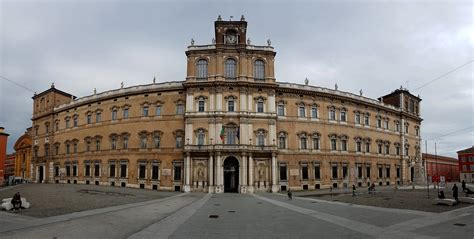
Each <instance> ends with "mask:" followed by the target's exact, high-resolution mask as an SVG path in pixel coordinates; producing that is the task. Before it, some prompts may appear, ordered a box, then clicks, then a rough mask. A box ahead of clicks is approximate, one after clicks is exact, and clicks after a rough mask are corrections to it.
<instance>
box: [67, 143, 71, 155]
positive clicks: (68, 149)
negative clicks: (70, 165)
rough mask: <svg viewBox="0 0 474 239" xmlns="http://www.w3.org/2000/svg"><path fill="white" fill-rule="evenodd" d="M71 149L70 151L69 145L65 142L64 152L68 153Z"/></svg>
mask: <svg viewBox="0 0 474 239" xmlns="http://www.w3.org/2000/svg"><path fill="white" fill-rule="evenodd" d="M70 152H71V151H70V147H69V144H66V154H69V153H70Z"/></svg>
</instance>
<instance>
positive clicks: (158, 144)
mask: <svg viewBox="0 0 474 239" xmlns="http://www.w3.org/2000/svg"><path fill="white" fill-rule="evenodd" d="M153 142H154V146H155V149H159V148H160V137H159V136H155V137H154V138H153Z"/></svg>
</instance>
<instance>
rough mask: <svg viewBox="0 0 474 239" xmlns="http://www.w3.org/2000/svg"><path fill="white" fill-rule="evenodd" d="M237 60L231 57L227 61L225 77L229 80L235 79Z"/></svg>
mask: <svg viewBox="0 0 474 239" xmlns="http://www.w3.org/2000/svg"><path fill="white" fill-rule="evenodd" d="M236 65H237V62H236V61H235V60H234V59H232V58H229V59H227V60H226V61H225V78H226V79H227V80H235V70H236Z"/></svg>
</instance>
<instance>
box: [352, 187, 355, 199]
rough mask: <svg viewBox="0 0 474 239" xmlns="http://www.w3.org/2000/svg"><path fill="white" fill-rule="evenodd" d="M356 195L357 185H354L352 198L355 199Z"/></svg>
mask: <svg viewBox="0 0 474 239" xmlns="http://www.w3.org/2000/svg"><path fill="white" fill-rule="evenodd" d="M355 195H356V185H355V184H352V196H353V197H354V196H355Z"/></svg>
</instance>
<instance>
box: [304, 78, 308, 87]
mask: <svg viewBox="0 0 474 239" xmlns="http://www.w3.org/2000/svg"><path fill="white" fill-rule="evenodd" d="M308 83H309V80H308V77H306V78H305V79H304V84H305V85H308Z"/></svg>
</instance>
